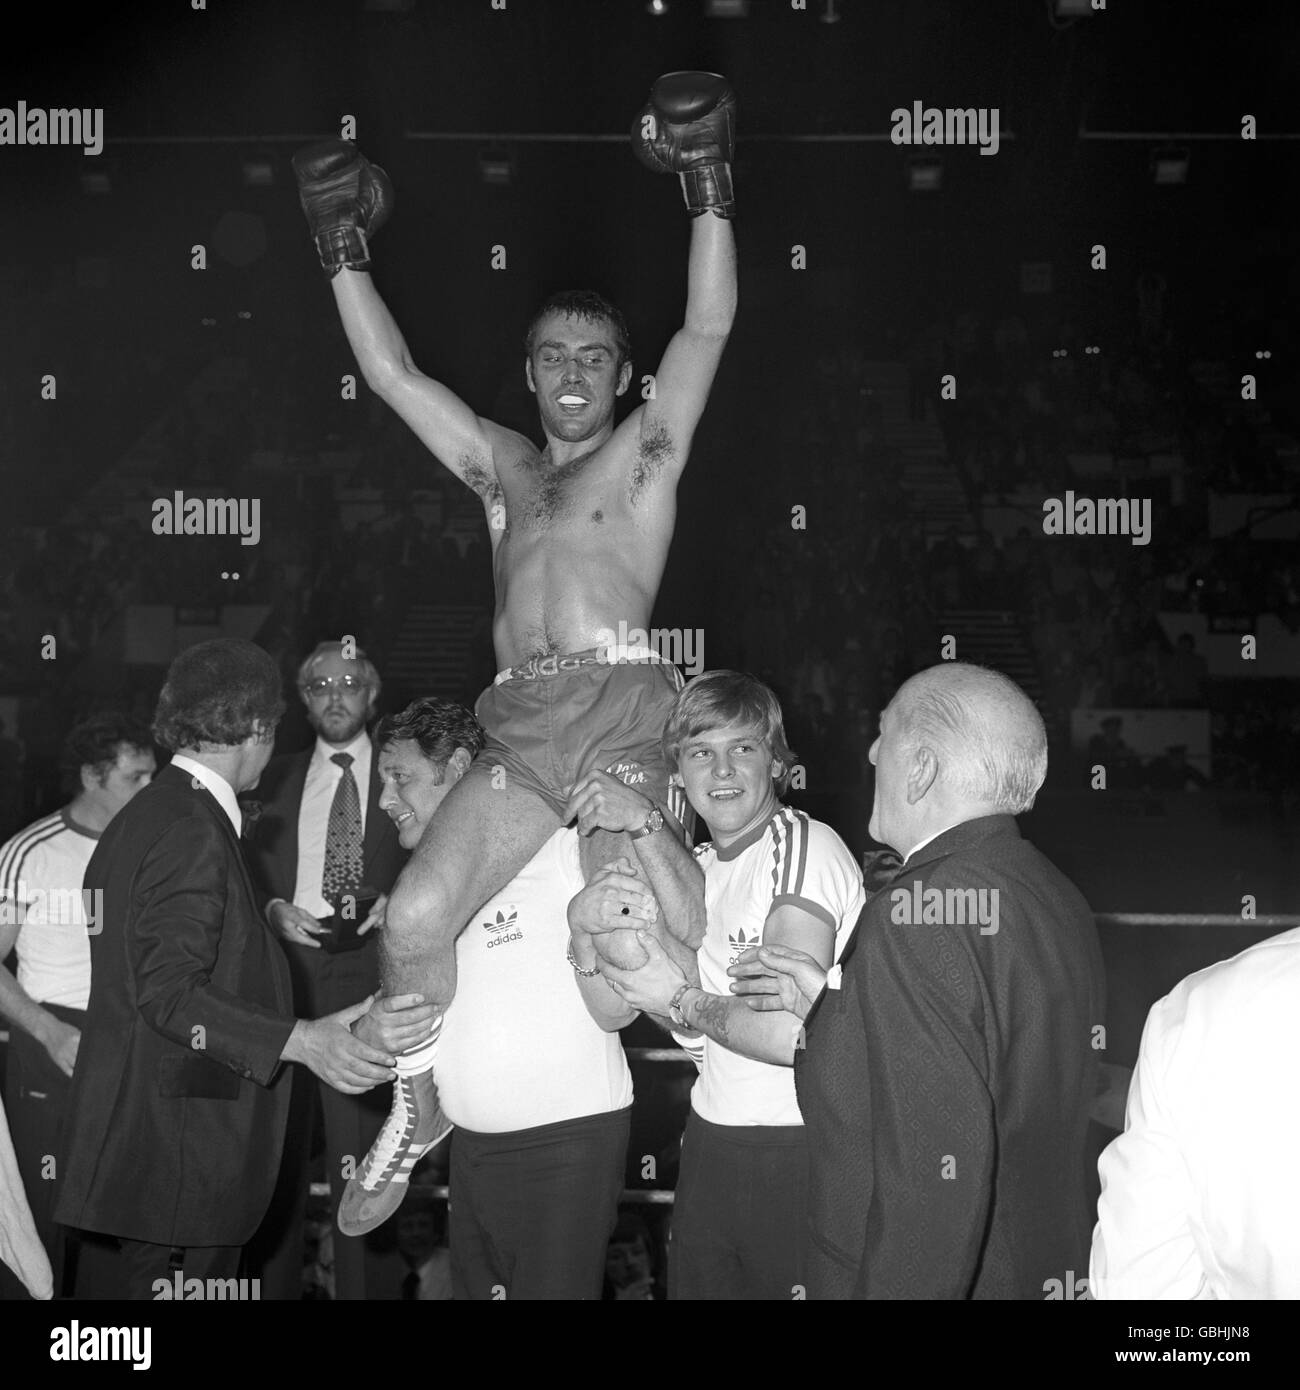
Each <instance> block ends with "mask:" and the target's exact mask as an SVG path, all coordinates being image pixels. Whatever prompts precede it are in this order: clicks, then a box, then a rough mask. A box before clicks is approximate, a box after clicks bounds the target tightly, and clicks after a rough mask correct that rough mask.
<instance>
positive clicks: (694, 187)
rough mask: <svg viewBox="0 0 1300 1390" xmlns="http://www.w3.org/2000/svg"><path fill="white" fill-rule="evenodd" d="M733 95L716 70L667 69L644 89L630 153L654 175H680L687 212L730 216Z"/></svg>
mask: <svg viewBox="0 0 1300 1390" xmlns="http://www.w3.org/2000/svg"><path fill="white" fill-rule="evenodd" d="M735 144H736V94H735V93H734V92H733V91H732V90H731V83H730V82H728V81H727V79H726V78H725V77H719V76H718V74H717V73H716V72H670V73H666V74H665V75H664V76H663V77H661V78H660V79H659V80H658V81H657V82H656V83H655V84H654V86H653V87H651V89H650V100H649V101H648V102H646V104H645V105H644V106H643V107H642V108H641V110H640V112H638V114H637V118H636V120H635V121H634V122H633V124H632V148H633V150H635V152H636V157H637V158H638V159H639V160H640V161H641V163H642V164H644V165H645V166H646V168H648V169H653V170H654V171H655V173H657V174H680V175H681V180H682V194H683V196H684V197H685V199H686V206H687V207H688V208H689V209H690V212H691V216H692V217H699V216H700V214H701V213H703V212H711V213H713V215H714V216H715V217H734V216H735V215H736V201H735V198H734V196H733V194H732V191H731V157H732V152H733V150H734V149H735Z"/></svg>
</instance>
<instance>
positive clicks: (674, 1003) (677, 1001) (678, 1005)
mask: <svg viewBox="0 0 1300 1390" xmlns="http://www.w3.org/2000/svg"><path fill="white" fill-rule="evenodd" d="M694 988H695V986H694V985H693V984H690V983H689V982H688V983H686V984H684V985H681V986H680V987H679V988H678V990H677V993H676V994H674V995H673V997H672V998H671V999H670V1000H669V1001H668V1017H669V1018H671V1019H672V1021H673V1022H674V1023H675V1024H676V1025H677V1026H678V1027H679V1028H689V1027H690V1026H691V1025H690V1024H689V1023H687V1021H686V1015H685V1014H684V1013H682V997H683V996H684V995H685V994H686V991H687V990H691V989H694Z"/></svg>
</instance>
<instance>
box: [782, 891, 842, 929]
mask: <svg viewBox="0 0 1300 1390" xmlns="http://www.w3.org/2000/svg"><path fill="white" fill-rule="evenodd" d="M787 903H789V904H790V906H791V907H801V908H803V910H804V911H805V912H810V913H811V914H812V915H813V916H814V917H816V918H817V920H818V921H819V922H825V923H826V925H827V926H828V927H829V928H830V929H831V931H839V927H840V924H839V923H838V922H837V921H836V920H835V918H834V916H833V915H832V913H831V911H830V909H829V908H827V906H826V905H825V904H824V903H818V902H814V901H813V900H812V899H811V898H805V897H803V896H802V895H801V894H799V893H778V894H777V896H776V897H775V898H773V899H772V906H771V909H770V912H775V911H776V909H777V908H778V907H784V906H785V905H786V904H787Z"/></svg>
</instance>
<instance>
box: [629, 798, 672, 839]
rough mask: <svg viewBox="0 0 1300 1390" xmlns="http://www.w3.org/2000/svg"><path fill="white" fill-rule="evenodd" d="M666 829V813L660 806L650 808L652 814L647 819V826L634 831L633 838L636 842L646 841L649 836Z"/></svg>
mask: <svg viewBox="0 0 1300 1390" xmlns="http://www.w3.org/2000/svg"><path fill="white" fill-rule="evenodd" d="M663 828H664V813H663V812H662V811H661V810H660V809H659V808H658V806H652V807H651V808H650V814H649V815H648V816H647V817H646V818H645V824H644V825H643V826H642V827H641V829H640V830H634V831H633V832H632V836H631V838H632V839H634V840H640V839H644V837H645V836H647V835H653V834H654V833H655V831H656V830H662V829H663Z"/></svg>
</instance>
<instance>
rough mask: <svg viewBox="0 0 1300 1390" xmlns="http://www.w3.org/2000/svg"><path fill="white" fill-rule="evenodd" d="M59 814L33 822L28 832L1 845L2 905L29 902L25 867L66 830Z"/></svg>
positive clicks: (23, 832)
mask: <svg viewBox="0 0 1300 1390" xmlns="http://www.w3.org/2000/svg"><path fill="white" fill-rule="evenodd" d="M63 828H64V827H63V817H62V816H61V815H60V814H59V812H57V811H56V812H55V813H54V814H53V815H51V816H45V817H43V818H42V819H41V820H38V821H33V822H32V824H31V825H29V826H28V827H27V828H26V829H25V830H20V831H19V832H18V834H17V835H14V836H11V837H10V838H9V839H8V840H6V841H5V843H4V844H3V845H0V902H4V903H7V902H26V901H27V899H26V897H25V895H24V892H23V866H24V865H25V864H26V863H27V861H28V859H29V858H30V857H31V855H32V852H33V851H34V850H36V849H38V848H39V847H40V846H41V845H43V844H44V843H45V841H46V840H51V839H53V838H54V836H56V835H58V834H61V833H62V831H63Z"/></svg>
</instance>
